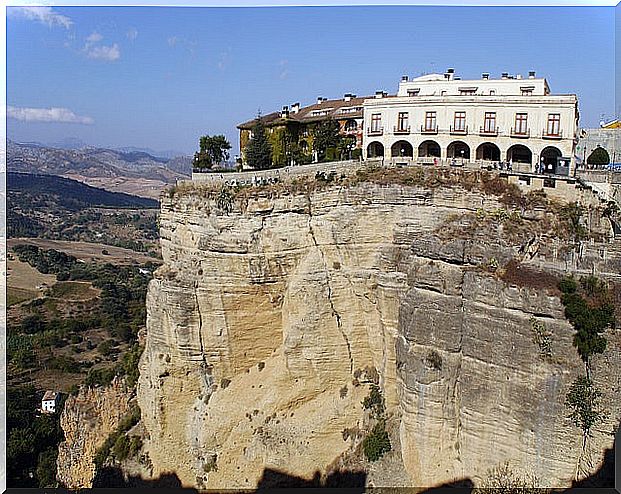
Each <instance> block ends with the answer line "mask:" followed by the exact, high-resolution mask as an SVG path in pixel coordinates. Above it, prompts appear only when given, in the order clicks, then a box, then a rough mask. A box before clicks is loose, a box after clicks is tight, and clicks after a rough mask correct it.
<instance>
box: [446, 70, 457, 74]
mask: <svg viewBox="0 0 621 494" xmlns="http://www.w3.org/2000/svg"><path fill="white" fill-rule="evenodd" d="M446 71H447V72H448V73H449V74H454V73H455V69H446Z"/></svg>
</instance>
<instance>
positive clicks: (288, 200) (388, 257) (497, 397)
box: [138, 170, 621, 489]
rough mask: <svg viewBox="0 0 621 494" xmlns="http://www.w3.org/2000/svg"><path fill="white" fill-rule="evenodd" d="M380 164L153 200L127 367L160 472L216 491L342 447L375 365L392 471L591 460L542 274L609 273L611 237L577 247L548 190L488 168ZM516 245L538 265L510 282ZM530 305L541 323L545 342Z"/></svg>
mask: <svg viewBox="0 0 621 494" xmlns="http://www.w3.org/2000/svg"><path fill="white" fill-rule="evenodd" d="M391 173H392V175H394V177H393V178H395V177H396V178H395V180H393V181H391V180H390V177H388V178H386V177H385V176H382V178H379V179H378V178H377V176H375V177H373V176H369V177H367V178H368V179H365V177H361V178H360V179H358V180H349V179H347V180H337V181H336V183H332V184H325V185H321V186H319V185H317V184H313V183H311V182H310V181H309V182H307V183H306V182H304V181H302V182H303V183H301V184H300V182H294V183H293V184H290V186H282V185H279V186H269V187H263V188H252V189H243V190H242V191H241V192H239V193H237V195H236V196H232V195H231V194H230V193H228V192H227V191H226V190H223V191H219V190H217V189H215V188H209V187H198V186H197V187H186V188H185V189H181V190H177V191H176V192H175V193H174V194H171V195H170V196H169V197H166V198H163V199H162V211H161V243H162V252H163V256H164V265H163V266H162V267H161V268H160V269H159V270H158V271H157V272H156V274H155V278H154V280H153V281H152V282H151V284H150V286H149V292H148V296H147V311H148V318H147V339H146V347H145V351H144V353H143V356H142V359H141V363H140V380H139V385H138V402H139V404H140V408H141V411H142V420H143V423H144V427H145V429H146V431H147V434H148V440H147V441H146V442H145V447H146V451H147V452H148V455H149V457H150V459H151V461H152V464H153V469H154V475H156V476H157V475H158V474H159V473H164V472H171V471H172V472H175V473H176V474H177V475H178V476H179V478H180V479H181V481H182V482H183V483H184V484H185V485H191V486H196V487H207V488H215V489H217V488H224V487H229V488H248V487H250V488H252V487H255V486H256V485H257V483H258V482H259V479H260V478H261V477H262V475H263V473H264V471H265V469H273V470H279V471H283V472H286V473H289V474H291V475H296V476H299V477H304V478H309V479H310V478H312V477H313V475H314V474H315V472H316V471H319V472H320V474H325V473H326V472H327V471H328V470H329V469H330V468H334V465H336V464H338V463H339V459H341V460H343V458H346V457H348V455H349V456H351V454H353V453H354V452H353V451H352V450H353V449H355V446H356V445H355V444H352V442H351V440H344V437H346V436H345V435H344V434H343V431H344V430H345V429H351V428H356V427H358V428H363V427H364V423H365V422H364V413H363V412H364V411H363V407H362V405H361V402H362V400H363V398H364V397H365V396H366V395H367V394H368V386H367V384H366V383H365V382H364V378H363V375H362V376H361V371H362V370H363V369H370V368H375V369H377V371H378V373H379V376H380V384H381V388H382V390H383V393H384V395H385V397H386V403H387V413H388V417H389V425H390V424H392V426H394V433H392V435H391V441H392V442H393V450H394V451H393V452H392V453H391V455H389V456H390V458H391V461H392V463H391V465H393V466H392V467H391V468H393V469H394V475H393V476H392V478H393V479H394V483H397V484H399V485H417V486H428V485H433V484H437V483H441V482H447V481H451V480H453V479H458V478H464V477H468V478H471V479H474V480H475V481H476V480H477V479H480V478H481V477H482V476H483V475H484V474H485V472H486V471H487V470H488V469H489V468H491V467H493V466H494V465H496V464H498V463H499V462H501V461H504V460H510V461H512V462H515V463H517V464H518V465H519V466H520V467H521V468H522V469H524V470H528V471H531V472H532V473H534V474H536V475H537V476H538V477H539V478H540V479H542V480H543V482H545V485H550V486H566V485H569V484H570V483H571V479H572V478H573V476H574V474H575V470H576V465H577V463H578V462H579V461H580V462H584V461H585V460H584V455H581V454H580V451H581V436H580V433H579V431H578V430H577V429H576V428H575V427H573V426H572V425H571V424H570V423H569V421H568V419H567V418H566V416H567V410H566V409H565V408H564V405H563V402H564V397H565V394H566V392H567V390H568V387H569V385H570V383H571V381H572V380H573V379H574V378H575V377H576V376H577V375H578V374H579V373H580V372H581V371H583V366H582V363H581V361H580V359H579V357H578V355H577V353H576V351H575V349H574V348H573V347H572V336H573V329H572V328H571V326H570V325H569V323H568V322H566V321H565V319H564V317H563V309H562V305H561V303H560V301H559V298H558V293H557V291H556V288H555V284H554V283H552V282H548V283H546V281H549V279H553V278H554V276H558V275H560V274H562V273H563V272H564V271H566V270H570V271H573V272H578V273H580V272H583V273H590V272H592V271H595V272H596V273H597V274H598V275H599V276H601V277H603V278H607V279H610V280H613V281H615V280H616V281H618V274H619V272H620V271H621V269H620V268H621V256H620V255H619V252H620V248H619V245H618V244H614V243H613V242H610V241H605V242H600V243H594V242H593V241H591V242H587V243H583V245H582V246H580V247H579V248H577V249H576V248H573V247H572V246H571V245H570V244H569V242H568V240H567V239H564V238H563V235H564V233H563V232H564V230H563V228H562V225H560V223H559V220H558V215H557V214H555V212H554V211H553V210H552V209H551V208H550V207H547V206H546V201H545V200H543V199H542V198H541V197H538V198H537V197H531V198H529V199H527V200H521V202H520V201H517V202H516V201H515V200H514V199H516V198H515V197H513V199H512V198H511V194H513V196H515V194H516V193H515V190H512V189H510V188H506V187H504V186H503V185H502V184H499V182H498V180H495V179H493V178H491V176H487V175H485V174H480V173H474V174H472V173H470V174H466V173H464V174H463V175H461V176H460V175H459V174H457V175H455V174H453V175H452V176H451V177H449V178H446V177H445V178H444V179H443V178H442V177H438V176H436V177H435V178H434V177H424V178H423V177H422V176H420V175H418V174H415V175H412V172H400V171H398V170H397V171H393V172H391ZM400 173H405V174H406V175H407V174H408V173H409V174H410V175H408V176H406V177H405V179H404V177H403V176H400V175H399V174H400ZM434 173H435V172H434ZM451 173H453V172H451ZM522 199H524V198H522ZM512 204H514V205H512ZM590 218H591V222H592V225H591V226H592V228H593V229H598V228H599V229H601V228H603V226H605V225H604V224H600V223H599V221H600V220H599V216H597V215H596V214H592V215H591V216H590ZM565 233H566V232H565ZM509 261H511V262H514V263H515V262H517V263H521V264H522V265H526V266H528V269H530V270H531V271H529V272H530V273H531V275H532V276H530V277H529V276H525V277H524V276H523V278H524V279H523V280H518V282H516V281H515V280H511V279H510V278H508V277H505V279H506V280H509V281H503V276H502V273H503V266H508V265H509V266H510V265H511V263H510V262H509ZM533 317H534V318H535V319H536V320H538V321H542V322H544V323H545V324H546V327H547V328H548V330H549V331H550V332H551V333H552V340H551V341H552V343H551V348H552V355H551V356H550V357H547V358H545V359H543V358H542V356H541V355H540V352H539V350H538V347H537V345H536V344H535V343H534V342H533V334H532V331H533V330H532V323H531V318H533ZM608 337H609V340H610V344H609V349H608V350H607V352H606V353H605V354H604V355H603V356H601V357H599V358H598V359H596V361H595V362H594V368H595V369H596V371H595V373H594V375H595V378H596V380H597V381H598V382H600V383H602V384H603V386H602V389H604V390H605V393H604V394H605V396H604V401H605V403H606V404H607V407H608V411H609V415H608V419H607V422H606V424H605V426H603V427H601V428H600V429H598V431H596V432H595V434H594V437H593V438H592V439H591V440H590V443H589V444H590V448H591V456H590V457H589V461H590V462H591V463H590V467H591V468H596V466H597V464H598V462H599V461H600V460H601V455H602V454H603V449H604V448H605V447H609V446H610V444H612V441H613V438H612V435H611V434H610V433H611V432H612V430H613V427H614V426H615V424H616V423H618V419H619V416H620V409H619V403H621V400H620V398H621V397H620V396H619V394H620V393H621V387H620V386H619V383H620V381H619V374H620V373H619V370H620V369H621V358H620V356H619V348H620V347H619V337H618V334H617V333H615V332H613V331H611V334H610V335H608ZM391 430H392V429H391ZM380 464H381V463H380ZM360 465H361V468H364V469H366V470H367V471H368V472H369V477H368V479H367V482H368V483H372V484H374V485H390V483H391V481H390V479H388V480H386V476H384V477H382V475H381V473H380V472H379V471H378V470H381V469H377V468H376V466H373V465H369V464H368V463H365V462H363V461H362V460H360ZM395 465H396V466H395ZM391 471H392V470H391Z"/></svg>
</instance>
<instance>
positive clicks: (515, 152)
mask: <svg viewBox="0 0 621 494" xmlns="http://www.w3.org/2000/svg"><path fill="white" fill-rule="evenodd" d="M507 161H510V162H513V163H528V164H529V165H530V164H532V163H533V153H532V151H531V150H530V149H528V148H527V147H526V146H524V145H523V144H514V145H513V146H511V147H510V148H509V149H507Z"/></svg>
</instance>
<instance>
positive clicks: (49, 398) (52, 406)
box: [41, 391, 60, 413]
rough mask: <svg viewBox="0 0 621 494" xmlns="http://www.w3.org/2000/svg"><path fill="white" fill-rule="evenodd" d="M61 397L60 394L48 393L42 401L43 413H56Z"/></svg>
mask: <svg viewBox="0 0 621 494" xmlns="http://www.w3.org/2000/svg"><path fill="white" fill-rule="evenodd" d="M59 397H60V393H57V392H55V391H46V392H45V394H44V395H43V398H42V399H41V411H42V412H43V413H55V412H56V404H57V403H58V399H59Z"/></svg>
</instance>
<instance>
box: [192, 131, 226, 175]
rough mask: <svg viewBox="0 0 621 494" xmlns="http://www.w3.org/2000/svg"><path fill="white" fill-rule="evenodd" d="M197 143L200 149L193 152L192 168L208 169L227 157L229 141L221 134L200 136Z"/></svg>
mask: <svg viewBox="0 0 621 494" xmlns="http://www.w3.org/2000/svg"><path fill="white" fill-rule="evenodd" d="M199 143H200V151H199V152H198V153H194V168H198V169H199V170H204V169H210V168H212V167H213V166H214V165H219V164H220V163H222V162H223V161H226V160H227V159H229V149H231V143H230V142H229V141H227V140H226V137H224V136H223V135H216V136H209V135H206V136H202V137H201V138H200V141H199Z"/></svg>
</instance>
